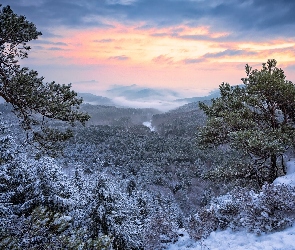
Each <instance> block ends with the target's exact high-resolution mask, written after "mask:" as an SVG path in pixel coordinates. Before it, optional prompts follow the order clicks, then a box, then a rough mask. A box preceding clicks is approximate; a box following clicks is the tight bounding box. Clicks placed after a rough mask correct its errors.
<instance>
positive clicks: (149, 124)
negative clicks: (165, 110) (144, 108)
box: [142, 121, 155, 131]
mask: <svg viewBox="0 0 295 250" xmlns="http://www.w3.org/2000/svg"><path fill="white" fill-rule="evenodd" d="M142 125H144V126H146V127H148V128H149V129H150V130H151V131H155V127H153V126H152V122H151V121H149V122H143V123H142Z"/></svg>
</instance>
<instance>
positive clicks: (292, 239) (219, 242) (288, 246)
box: [167, 159, 295, 250]
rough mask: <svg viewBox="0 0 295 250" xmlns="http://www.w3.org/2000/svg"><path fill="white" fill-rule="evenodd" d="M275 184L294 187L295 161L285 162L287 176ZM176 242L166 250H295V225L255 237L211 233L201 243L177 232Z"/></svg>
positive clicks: (280, 178)
mask: <svg viewBox="0 0 295 250" xmlns="http://www.w3.org/2000/svg"><path fill="white" fill-rule="evenodd" d="M274 183H275V184H283V183H284V184H287V185H292V186H295V159H291V160H290V161H289V162H287V175H286V176H282V177H279V178H277V179H276V180H275V181H274ZM179 234H180V235H183V236H181V237H179V239H178V241H177V242H176V243H174V244H171V245H170V246H169V247H168V248H167V249H168V250H184V249H185V250H295V223H294V224H293V226H292V227H289V228H286V229H285V230H284V231H280V232H274V233H268V234H263V235H260V236H257V235H255V234H252V233H247V232H246V231H245V230H241V231H237V232H233V231H232V230H231V229H227V230H224V231H216V232H212V233H211V234H210V236H209V237H208V238H206V239H204V240H201V241H194V240H192V239H190V237H189V235H188V234H187V232H185V231H183V232H179Z"/></svg>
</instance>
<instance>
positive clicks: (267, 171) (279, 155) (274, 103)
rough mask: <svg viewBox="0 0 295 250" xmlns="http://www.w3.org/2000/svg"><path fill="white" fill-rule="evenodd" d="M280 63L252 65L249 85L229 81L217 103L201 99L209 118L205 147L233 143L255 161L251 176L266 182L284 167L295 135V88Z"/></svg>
mask: <svg viewBox="0 0 295 250" xmlns="http://www.w3.org/2000/svg"><path fill="white" fill-rule="evenodd" d="M276 64H277V62H276V60H274V59H272V60H268V61H267V63H263V64H262V69H261V70H257V69H255V70H253V69H252V68H251V67H250V66H249V65H248V64H247V65H246V67H245V69H246V74H247V77H246V78H242V81H243V83H244V86H241V87H240V86H235V87H232V86H230V85H229V84H228V83H223V84H221V85H220V87H219V89H220V95H221V97H219V98H216V99H213V100H212V105H211V106H209V105H206V104H204V103H200V108H201V109H202V110H203V111H204V112H205V114H206V115H207V117H208V122H207V125H206V126H205V127H203V128H202V129H201V131H200V134H199V143H200V145H202V146H205V147H208V146H209V147H210V146H216V145H222V144H227V145H230V146H231V147H233V148H235V149H238V150H241V151H242V152H243V153H244V154H246V155H248V156H250V158H251V159H252V161H251V166H249V167H250V168H249V172H248V176H255V178H257V180H258V182H259V184H260V185H261V184H263V182H264V181H268V182H272V181H273V180H274V179H275V178H276V177H277V176H278V174H279V171H281V172H282V171H284V163H283V156H284V153H285V152H286V150H287V149H288V148H289V147H291V146H293V142H294V139H295V116H294V114H295V86H294V84H293V83H292V82H291V81H288V80H286V79H285V78H286V76H285V74H284V71H283V70H282V69H280V68H277V67H276ZM279 159H281V164H278V161H279Z"/></svg>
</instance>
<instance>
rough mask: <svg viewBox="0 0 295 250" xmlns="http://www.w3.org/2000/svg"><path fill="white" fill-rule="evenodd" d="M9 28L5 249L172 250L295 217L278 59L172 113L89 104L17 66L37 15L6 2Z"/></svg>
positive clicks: (3, 20)
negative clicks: (186, 238) (183, 242)
mask: <svg viewBox="0 0 295 250" xmlns="http://www.w3.org/2000/svg"><path fill="white" fill-rule="evenodd" d="M0 24H1V29H0V96H1V97H2V98H3V99H4V101H5V103H4V104H1V105H0V112H1V114H0V248H1V249H165V248H167V247H168V246H169V244H171V243H173V242H175V241H177V239H178V237H179V236H180V235H179V234H180V231H179V229H182V232H183V230H184V231H185V232H187V233H188V234H189V235H190V237H191V238H192V239H194V240H202V239H204V238H205V237H207V236H208V235H209V234H210V233H211V232H213V231H215V230H218V229H220V230H223V229H226V228H231V229H232V230H239V229H246V230H247V231H249V232H253V233H256V234H258V235H259V234H262V233H267V232H272V231H276V230H281V229H284V228H286V227H288V226H290V225H292V223H293V222H294V219H295V188H294V187H292V186H290V185H275V184H273V183H272V182H273V181H274V180H275V179H276V178H277V177H279V176H280V175H284V174H286V171H287V169H286V162H287V161H288V160H289V159H290V157H294V141H295V86H294V84H293V83H292V82H290V81H286V80H285V75H284V72H283V71H282V70H281V69H279V68H277V67H276V61H275V60H269V61H268V62H267V63H266V64H263V68H262V70H260V71H258V70H252V69H251V67H249V66H248V65H246V75H247V77H246V78H243V83H244V86H243V87H240V86H237V87H231V86H230V85H229V84H225V83H224V84H222V85H220V97H218V98H216V99H213V100H211V101H210V100H208V101H204V102H202V103H189V104H187V105H184V106H182V107H179V108H178V109H175V110H171V111H169V112H166V113H161V112H159V111H157V110H155V109H132V108H119V107H114V106H99V105H90V104H82V101H83V100H82V99H81V98H79V97H77V93H75V92H74V91H73V90H71V85H60V84H57V83H55V82H51V83H46V82H44V78H43V77H39V76H38V72H36V71H34V70H30V69H29V68H27V67H21V66H20V64H19V63H18V60H20V59H25V58H26V57H28V51H29V50H30V47H29V46H27V44H26V43H27V42H29V41H31V40H34V39H37V38H38V36H40V35H41V32H39V31H37V29H36V27H35V25H34V24H33V23H30V22H28V21H27V20H26V18H25V17H24V16H19V15H17V14H15V13H14V12H13V11H12V10H11V9H10V7H9V6H6V7H3V8H2V9H1V12H0ZM269 90H271V91H269ZM146 122H150V123H151V126H150V127H151V128H152V129H151V128H149V127H147V126H145V125H143V124H144V123H145V124H146Z"/></svg>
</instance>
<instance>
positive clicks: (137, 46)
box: [4, 0, 295, 95]
mask: <svg viewBox="0 0 295 250" xmlns="http://www.w3.org/2000/svg"><path fill="white" fill-rule="evenodd" d="M4 2H5V1H4ZM41 2H42V1H41ZM41 2H40V3H41ZM45 2H46V1H45ZM143 2H145V1H142V2H140V1H137V0H134V1H127V2H126V1H115V2H112V3H110V2H108V1H107V2H105V3H104V4H102V6H103V7H104V8H106V9H107V10H109V11H110V12H111V11H113V9H112V8H115V7H116V8H118V9H119V8H120V11H122V13H121V15H119V14H118V15H117V16H116V15H115V16H112V15H107V14H106V15H103V14H102V15H100V14H95V13H94V12H93V13H91V11H89V14H88V15H83V16H81V17H80V21H79V22H80V23H77V24H75V25H69V24H68V25H67V24H66V23H67V22H74V19H73V18H72V19H70V18H69V20H68V19H67V17H63V18H64V19H65V21H64V23H63V22H58V23H55V22H53V24H51V23H50V22H51V21H52V20H51V21H50V20H48V22H47V23H46V21H43V22H40V23H41V25H40V26H41V27H40V30H41V31H43V30H42V29H44V31H43V34H44V36H41V37H40V39H38V40H37V41H34V42H33V43H31V47H32V51H31V53H30V58H29V59H27V60H26V62H23V63H24V64H27V65H29V66H30V67H32V68H35V69H37V70H38V71H39V72H40V74H42V75H44V76H45V78H46V80H48V81H51V80H55V81H57V82H62V83H69V82H72V83H73V86H74V88H75V89H76V90H77V91H82V92H86V91H92V92H94V93H96V94H99V93H100V91H101V90H102V89H107V88H108V87H109V86H111V85H114V84H119V85H120V84H121V85H131V84H137V85H139V86H152V87H159V88H172V89H178V90H180V91H181V90H191V91H189V92H190V94H191V95H199V94H204V93H208V92H209V91H210V90H212V89H216V88H217V87H218V85H219V84H220V83H221V82H224V81H226V82H229V83H231V84H233V85H234V84H240V83H241V81H240V79H241V78H242V77H244V66H245V64H246V63H249V64H250V65H251V66H253V67H257V68H260V67H261V64H262V63H263V62H266V60H267V59H269V58H275V59H276V60H277V61H278V66H280V67H282V68H283V69H285V71H286V74H287V77H288V79H289V80H291V81H295V73H294V71H295V70H294V68H295V66H294V65H295V37H294V35H293V34H290V35H289V33H288V32H287V31H286V32H285V33H281V34H276V33H275V29H273V31H272V30H270V29H267V28H264V27H263V28H261V30H260V29H259V28H258V25H260V24H259V23H257V24H255V23H253V24H252V25H253V26H252V28H251V29H249V30H247V29H246V28H245V27H246V26H243V25H242V24H240V28H237V27H238V24H236V23H235V20H234V17H232V18H233V19H232V20H230V22H225V21H224V20H225V19H226V18H231V17H230V16H229V17H227V16H225V17H226V18H225V17H224V18H223V19H220V20H219V21H218V15H217V16H216V20H215V16H214V17H213V16H212V17H211V19H210V18H209V17H207V16H205V15H204V16H202V17H201V18H200V19H199V21H198V19H196V20H194V19H189V18H187V19H186V18H185V15H186V14H185V13H183V17H182V19H181V20H176V21H175V22H174V21H173V20H172V19H169V18H170V17H169V16H168V15H169V13H166V12H165V13H166V14H165V15H166V16H163V15H164V12H163V14H162V16H160V15H159V16H157V13H156V14H155V18H154V19H155V20H157V19H159V21H154V20H152V19H150V18H152V17H151V16H148V17H142V18H141V17H138V16H136V18H135V17H134V19H132V18H131V17H127V16H128V15H130V16H131V15H135V14H134V13H135V12H131V10H132V8H140V6H141V4H142V8H143V9H142V11H146V12H147V13H148V9H144V5H143ZM169 2H170V0H165V1H163V2H162V3H163V4H164V3H165V4H169ZM209 2H210V1H209ZM221 2H222V1H221ZM177 3H178V2H177ZM197 3H198V4H199V5H202V6H203V8H208V10H211V9H212V10H213V9H214V8H215V9H217V7H218V5H217V3H215V1H212V4H208V5H206V4H205V2H202V1H196V3H195V5H193V3H192V2H191V1H183V6H184V5H185V4H187V5H188V6H189V5H191V6H197ZM146 4H148V2H146ZM236 4H237V6H238V7H237V9H238V10H240V9H241V8H246V7H247V6H248V5H239V4H238V2H237V3H236ZM11 5H12V8H13V7H14V6H13V4H11ZM56 5H57V6H58V3H56ZM57 6H56V7H57ZM79 6H80V7H81V6H82V3H81V4H80V5H79ZM85 6H86V5H85ZM161 6H162V5H161ZM167 6H168V5H167ZM179 6H182V5H181V3H180V2H179ZM245 6H246V7H245ZM15 7H16V9H17V10H16V11H17V12H19V13H20V14H22V13H21V12H22V10H23V12H25V10H27V8H29V7H30V6H29V5H28V6H26V5H24V4H23V5H20V6H18V5H17V4H15ZM25 7H27V8H25ZM162 7H163V6H162ZM34 8H36V10H39V9H38V8H42V4H40V5H39V6H37V7H36V6H35V7H34ZM69 8H70V7H69ZM81 8H82V7H81ZM85 8H86V7H85ZM99 8H100V7H97V6H96V10H97V12H99ZM128 8H130V12H128V11H129V9H128ZM175 8H176V7H175ZM200 8H202V7H200ZM180 9H182V8H180ZM69 11H70V10H69ZM81 11H82V10H81ZM124 11H125V12H124ZM139 11H140V10H139ZM163 11H164V9H163ZM167 11H168V10H167ZM170 11H171V15H173V14H172V13H174V12H173V11H174V9H172V7H171V10H170ZM175 11H176V10H175ZM196 11H197V8H196ZM124 13H125V14H124ZM144 13H145V12H143V14H144ZM178 14H179V13H178ZM178 14H174V15H175V16H177V15H178ZM65 15H67V13H65ZM69 15H70V14H69ZM124 15H126V17H122V16H124ZM179 15H181V13H180V14H179ZM27 17H28V19H30V20H31V21H33V22H34V23H36V25H37V27H39V25H38V21H39V19H38V18H36V19H34V16H32V18H29V15H27ZM122 18H123V19H124V21H122V20H123V19H122ZM171 18H173V17H171ZM175 18H176V17H175ZM178 18H179V17H178ZM138 19H141V20H138ZM161 20H162V21H161ZM77 22H78V21H77ZM157 22H159V24H157ZM161 22H162V23H165V24H164V25H160V23H161ZM95 23H97V25H95ZM87 24H88V25H87ZM255 25H257V26H255ZM289 25H290V24H289ZM253 27H255V28H253ZM256 27H257V28H256ZM242 29H244V30H242ZM286 30H287V29H286ZM270 34H271V35H270ZM88 81H92V85H87V84H83V83H82V82H88Z"/></svg>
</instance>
